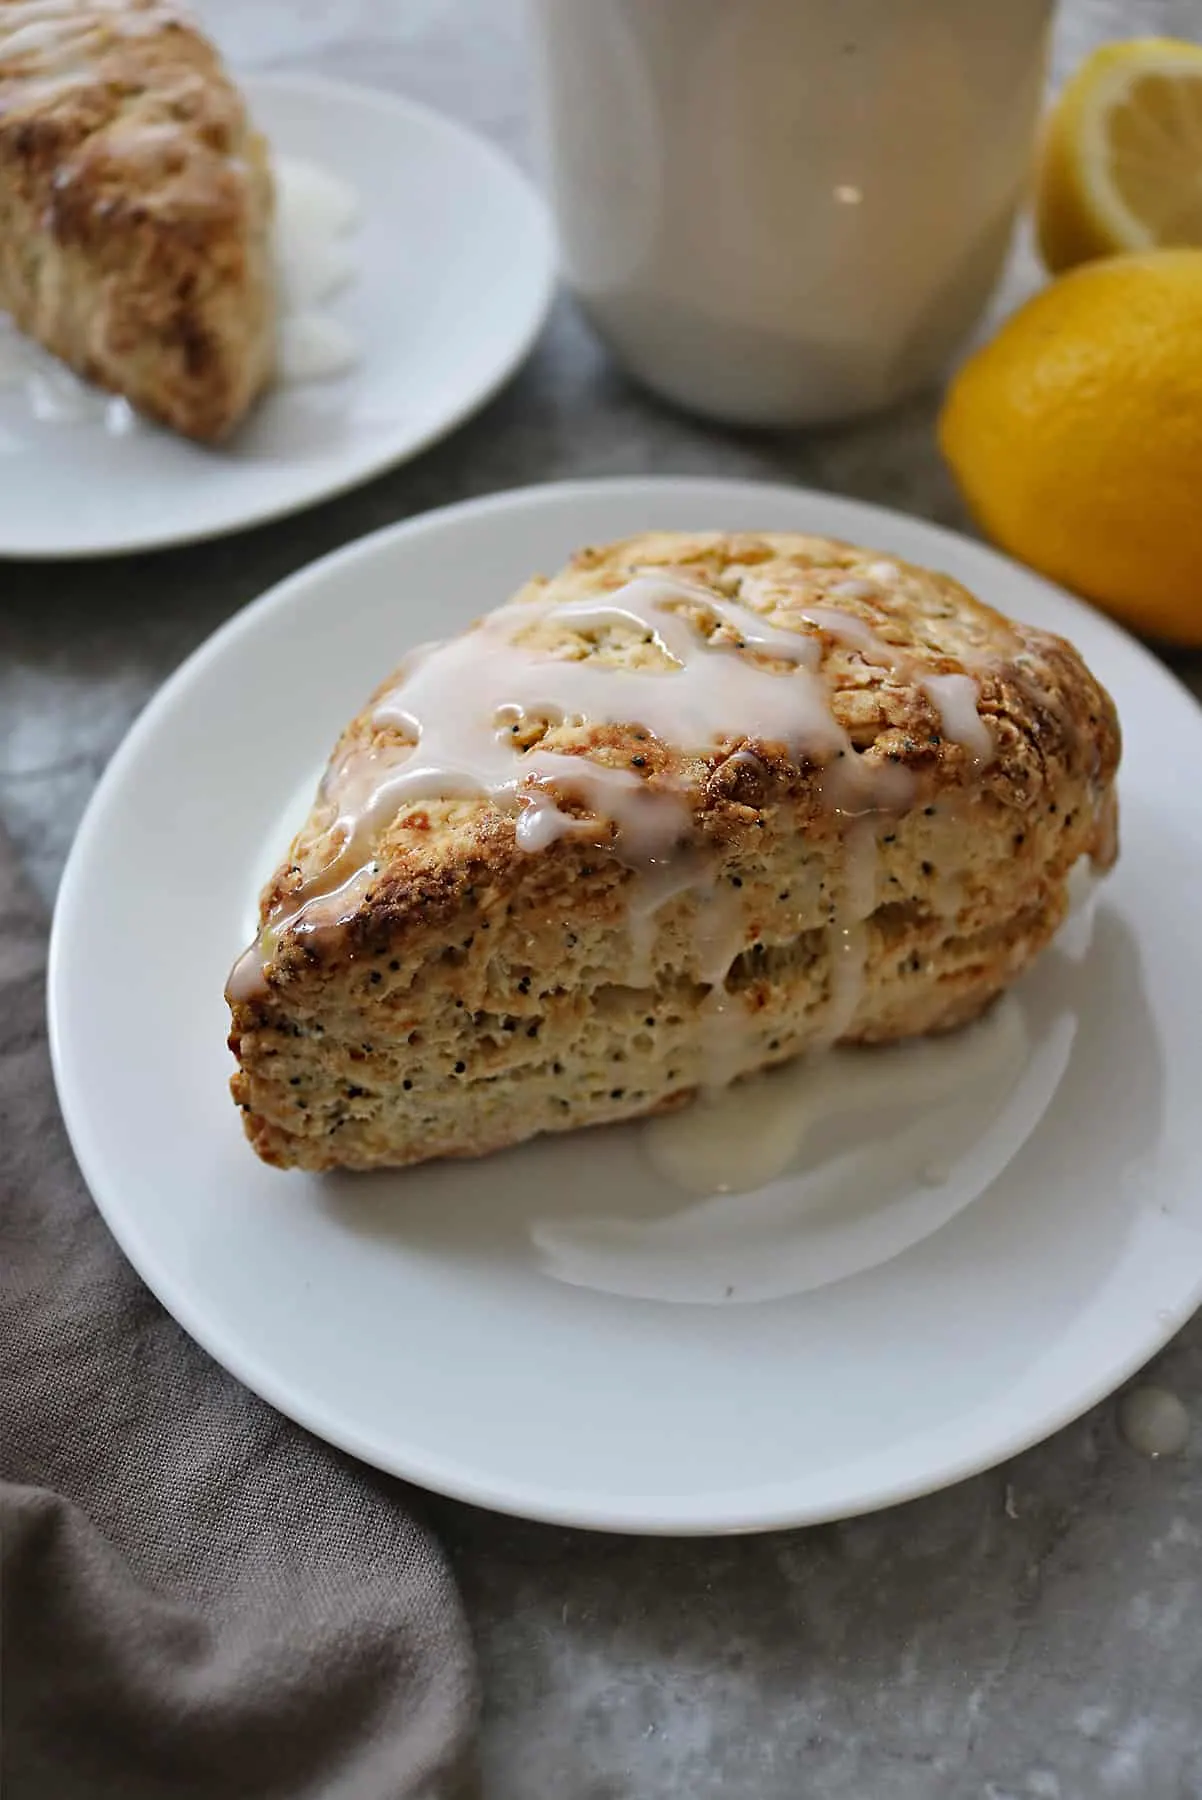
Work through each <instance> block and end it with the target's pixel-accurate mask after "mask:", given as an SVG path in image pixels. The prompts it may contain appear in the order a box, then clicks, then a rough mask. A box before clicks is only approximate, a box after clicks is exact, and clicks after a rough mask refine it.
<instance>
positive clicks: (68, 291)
mask: <svg viewBox="0 0 1202 1800" xmlns="http://www.w3.org/2000/svg"><path fill="white" fill-rule="evenodd" d="M271 225H272V184H271V174H270V170H269V167H268V162H267V152H266V146H265V144H264V142H263V140H262V139H261V138H260V137H258V136H257V135H256V134H255V132H254V131H253V130H252V128H251V125H250V123H249V121H248V119H247V114H246V108H245V106H244V104H243V101H242V98H241V96H240V94H239V93H238V90H237V88H236V87H235V86H234V84H233V82H232V81H231V80H230V79H229V76H228V75H227V74H226V73H225V70H224V69H223V67H222V64H221V60H220V58H219V56H218V55H217V52H216V51H215V50H214V48H213V46H212V45H211V44H210V43H209V42H208V41H207V39H205V38H204V37H203V36H202V35H201V34H200V32H198V31H196V30H195V29H194V28H193V27H192V26H191V25H190V24H189V23H188V22H187V20H186V15H184V14H182V13H181V12H180V10H179V9H178V8H176V7H174V6H167V5H163V4H161V3H160V0H0V309H4V310H6V311H8V312H10V313H11V314H12V316H13V318H14V319H15V321H16V323H17V324H18V325H19V326H20V328H21V330H22V331H24V332H26V333H28V335H29V336H30V337H33V338H36V339H37V341H38V342H39V343H41V344H43V345H44V346H45V347H46V349H47V350H50V351H52V352H53V353H54V355H55V356H58V357H61V358H62V360H63V361H64V362H66V363H68V364H70V366H71V368H73V369H74V370H75V371H76V372H77V373H78V374H80V375H82V376H84V377H85V378H86V379H88V380H89V381H94V382H96V383H98V384H99V385H100V386H101V387H104V388H107V389H109V390H111V391H112V392H113V393H115V394H120V395H122V396H124V398H125V399H126V400H128V401H129V402H130V404H131V405H133V406H135V407H136V408H137V409H138V410H139V411H140V412H143V413H145V414H147V415H148V416H149V417H151V418H153V419H157V420H158V421H160V422H161V423H162V424H164V425H168V426H171V427H172V428H173V429H174V430H176V431H178V432H182V433H183V434H184V435H185V436H186V437H191V438H197V439H200V440H203V441H215V440H217V439H220V438H222V437H224V436H226V435H227V434H228V433H229V432H230V431H231V430H232V429H233V428H234V426H236V425H237V424H238V422H239V420H240V419H241V418H242V417H243V416H244V415H245V413H246V412H247V410H248V408H249V407H250V406H251V405H252V404H253V402H254V400H255V399H256V397H257V396H258V394H259V393H260V392H261V391H262V389H263V387H264V385H265V384H266V383H267V381H268V380H269V379H270V377H271V373H272V366H273V358H274V320H275V303H274V293H273V281H272V251H271Z"/></svg>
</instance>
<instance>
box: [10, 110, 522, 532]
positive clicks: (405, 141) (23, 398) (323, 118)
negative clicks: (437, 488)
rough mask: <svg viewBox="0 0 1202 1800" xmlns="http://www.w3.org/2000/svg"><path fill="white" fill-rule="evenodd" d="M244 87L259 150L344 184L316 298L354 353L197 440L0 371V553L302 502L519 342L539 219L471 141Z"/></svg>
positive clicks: (325, 490)
mask: <svg viewBox="0 0 1202 1800" xmlns="http://www.w3.org/2000/svg"><path fill="white" fill-rule="evenodd" d="M246 93H247V98H248V100H249V102H250V106H251V109H252V112H253V115H254V118H255V121H256V123H257V124H258V125H259V127H260V129H261V130H262V131H264V132H265V134H266V136H267V138H268V140H269V142H270V143H271V146H272V149H273V151H274V152H275V153H276V154H277V155H279V156H282V157H288V158H292V159H296V160H299V161H302V162H306V163H311V164H315V165H317V166H318V167H319V168H321V169H323V170H328V171H329V172H330V173H331V174H332V175H334V176H336V177H337V178H339V179H340V180H341V181H343V182H345V183H347V184H348V185H349V186H350V187H351V188H352V189H354V191H355V193H356V194H357V196H358V199H359V202H360V207H361V221H360V224H359V228H358V231H357V232H356V234H355V237H354V240H353V246H352V248H353V255H354V260H355V264H356V271H357V272H356V275H355V279H354V280H353V281H352V282H351V283H350V285H348V286H347V287H346V289H345V290H344V291H343V292H342V293H340V294H339V295H338V296H337V298H336V299H335V300H334V301H333V302H332V303H331V306H330V311H331V314H332V316H333V317H334V318H335V319H336V320H337V322H338V323H339V324H340V325H341V326H342V327H344V328H345V329H346V331H347V332H348V333H349V335H350V337H351V338H352V339H353V340H354V341H355V343H356V344H357V346H358V349H359V360H358V362H357V363H356V365H355V367H354V368H353V369H351V370H350V371H349V372H348V373H346V374H345V375H342V376H339V377H336V378H334V379H331V380H327V381H315V382H309V383H304V384H303V385H299V386H293V387H280V388H276V389H274V390H272V391H271V392H270V393H268V394H267V395H266V396H265V398H264V399H263V401H262V402H261V403H260V404H259V406H258V407H257V408H256V409H255V411H254V413H253V414H252V415H251V417H250V418H249V419H248V420H247V422H246V424H245V425H244V426H243V427H242V428H241V429H240V430H239V431H238V432H237V434H236V435H235V436H234V437H233V438H232V440H231V441H230V442H229V443H228V444H226V445H223V446H221V447H220V448H218V449H215V450H209V449H204V448H201V447H200V446H198V445H195V444H190V443H187V442H185V440H184V439H182V438H178V437H176V436H174V435H173V434H172V433H170V432H166V431H161V430H158V429H157V428H155V427H153V426H150V425H147V424H145V423H143V422H141V421H138V422H137V423H136V424H135V425H134V427H133V429H132V430H123V431H121V432H119V433H116V434H115V433H114V432H113V431H112V429H110V423H111V421H112V419H113V417H114V415H113V414H111V413H109V414H108V415H106V413H105V410H104V408H103V407H100V406H98V407H97V408H96V409H95V411H94V412H89V415H88V416H84V417H78V416H67V417H62V416H60V417H53V416H51V417H39V416H37V414H38V411H39V410H44V408H42V407H40V406H39V399H38V393H37V390H36V389H35V391H34V393H33V395H32V398H31V393H30V390H29V386H28V385H27V384H24V383H20V382H18V383H17V384H15V385H13V384H3V383H0V556H26V557H69V556H99V555H109V554H113V553H116V552H125V551H135V550H149V549H154V548H156V547H158V546H161V545H165V544H178V543H186V542H189V541H191V540H193V539H197V538H206V537H214V536H217V535H219V534H220V533H222V532H227V531H233V530H236V529H238V528H240V527H243V526H248V525H256V524H260V523H262V522H263V521H264V520H267V519H274V518H278V517H279V516H281V515H282V514H284V513H290V512H296V511H297V510H299V509H300V508H302V507H305V506H312V505H313V504H315V503H316V502H317V501H320V500H325V499H328V498H329V497H330V496H331V495H333V494H337V493H340V492H342V491H343V490H344V489H345V488H349V487H353V486H354V485H356V483H358V482H361V481H365V480H367V478H368V477H369V476H371V475H375V474H377V473H379V471H380V470H382V469H385V468H387V467H389V466H390V465H391V464H393V463H397V462H401V461H403V460H404V459H405V458H406V457H410V456H413V455H414V454H416V452H417V451H419V450H421V449H423V448H424V447H425V446H426V445H427V444H429V443H431V442H432V441H433V440H434V439H435V438H438V437H441V436H443V435H444V434H445V433H446V432H448V431H450V430H451V429H452V427H454V426H455V425H457V424H458V423H459V422H460V421H461V420H462V419H464V418H465V417H466V416H467V415H468V414H469V413H470V412H472V411H474V410H475V409H476V408H477V407H479V406H481V405H482V404H483V403H484V401H485V400H487V399H488V397H489V395H490V394H492V393H493V392H494V391H495V390H496V389H497V388H498V387H499V386H500V385H501V383H502V382H503V381H504V380H505V378H506V377H507V376H508V375H510V374H511V373H512V371H513V370H514V369H515V368H516V367H517V365H518V363H520V362H521V360H522V359H523V357H524V356H525V355H526V354H527V352H528V351H529V349H530V347H531V345H532V344H533V342H534V339H535V337H536V335H537V333H538V331H539V329H540V327H541V325H542V322H543V320H544V318H545V316H546V312H547V308H548V306H549V305H550V301H551V296H552V293H553V291H554V283H555V256H554V247H553V240H552V234H551V229H550V224H549V221H548V217H547V213H546V210H545V208H544V206H543V204H542V202H541V200H540V199H539V198H538V196H537V195H536V194H535V193H534V191H533V189H532V188H531V187H530V186H529V184H528V183H527V182H526V181H525V180H524V179H523V177H522V176H521V175H519V174H518V172H517V170H516V169H514V168H513V167H512V166H511V165H510V164H509V163H508V162H507V161H506V160H505V158H504V157H502V156H501V155H500V154H499V153H498V152H497V151H496V150H494V149H493V148H492V147H491V145H489V144H487V143H486V142H485V141H484V140H483V139H482V138H478V137H475V136H473V135H472V134H471V133H470V132H468V131H465V130H464V129H463V128H462V127H461V126H459V125H456V124H454V123H453V122H452V121H451V120H449V119H445V118H442V117H441V116H440V115H439V114H437V113H434V112H431V111H430V110H429V109H428V108H426V107H423V106H418V105H416V104H415V103H413V102H412V101H408V100H402V99H399V98H398V97H396V96H394V95H389V94H384V93H378V92H375V91H372V90H369V89H362V88H354V87H347V86H343V85H340V84H338V83H334V82H327V81H323V80H319V79H316V78H314V77H312V76H299V75H273V76H259V77H256V78H255V79H253V80H251V81H248V82H247V83H246ZM0 328H3V329H9V328H8V326H7V322H6V321H3V320H0ZM46 366H47V374H46V376H45V377H44V378H43V385H45V384H46V383H49V385H50V386H51V387H52V386H53V384H54V383H55V381H56V380H57V379H58V375H57V370H56V365H54V364H53V362H52V359H49V358H47V359H46ZM69 410H71V411H74V410H75V409H69ZM115 416H116V418H117V420H118V422H123V415H121V414H117V415H115Z"/></svg>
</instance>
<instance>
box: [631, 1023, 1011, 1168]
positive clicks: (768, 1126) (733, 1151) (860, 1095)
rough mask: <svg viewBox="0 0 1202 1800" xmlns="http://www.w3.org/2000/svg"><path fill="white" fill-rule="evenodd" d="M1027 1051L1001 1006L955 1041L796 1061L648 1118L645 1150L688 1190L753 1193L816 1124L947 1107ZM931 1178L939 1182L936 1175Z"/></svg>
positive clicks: (794, 1156)
mask: <svg viewBox="0 0 1202 1800" xmlns="http://www.w3.org/2000/svg"><path fill="white" fill-rule="evenodd" d="M1025 1045H1026V1034H1025V1030H1024V1026H1023V1019H1022V1014H1021V1012H1020V1010H1019V1009H1018V1007H1017V1005H1015V1004H1014V1003H1013V1001H1011V1000H1009V999H1007V1000H1005V1001H1003V1002H1001V1003H999V1005H997V1006H995V1007H994V1008H992V1010H991V1011H990V1013H989V1014H988V1015H987V1018H986V1019H985V1020H983V1021H980V1022H977V1023H975V1024H973V1025H972V1026H970V1027H968V1028H967V1029H966V1030H965V1031H964V1032H962V1033H960V1034H959V1035H958V1036H957V1038H956V1039H955V1040H954V1041H949V1040H948V1039H946V1038H925V1039H922V1040H920V1041H919V1042H917V1043H913V1044H907V1045H905V1046H904V1052H905V1053H904V1055H903V1054H901V1049H902V1047H901V1046H897V1047H889V1048H886V1049H884V1050H882V1049H879V1048H878V1049H874V1050H871V1051H863V1050H858V1049H853V1050H839V1051H834V1052H827V1053H819V1054H817V1055H815V1056H813V1057H805V1056H803V1057H795V1058H794V1060H793V1061H792V1062H789V1063H785V1064H784V1065H782V1066H781V1067H780V1068H777V1069H770V1070H767V1071H766V1072H765V1073H763V1074H759V1075H757V1076H755V1077H754V1079H752V1080H750V1081H747V1082H741V1083H740V1084H739V1086H738V1087H730V1086H728V1087H727V1088H725V1089H724V1090H723V1091H722V1092H721V1093H717V1094H713V1095H710V1096H709V1097H707V1098H706V1099H704V1100H703V1101H702V1103H700V1104H698V1105H697V1106H694V1107H693V1108H692V1109H691V1110H690V1111H688V1112H675V1113H664V1114H662V1115H661V1116H659V1117H658V1118H650V1119H647V1120H645V1121H644V1122H643V1125H642V1140H643V1150H644V1153H645V1155H646V1157H647V1160H648V1161H649V1162H650V1164H651V1166H652V1168H653V1169H654V1170H655V1171H656V1173H657V1174H658V1175H662V1176H663V1177H664V1178H665V1180H667V1181H670V1182H671V1183H672V1184H673V1186H675V1187H678V1188H681V1189H683V1190H684V1191H685V1192H686V1193H690V1194H745V1193H752V1192H754V1191H755V1190H756V1189H757V1188H761V1187H764V1186H766V1185H767V1183H768V1182H770V1181H774V1180H775V1179H776V1178H777V1176H779V1175H783V1174H784V1173H785V1171H786V1170H787V1169H788V1168H789V1167H790V1165H791V1164H792V1163H794V1162H795V1161H796V1160H797V1158H798V1156H799V1155H800V1154H801V1151H802V1149H803V1147H804V1145H805V1143H806V1140H807V1138H808V1137H809V1136H810V1134H811V1132H812V1131H813V1130H814V1128H815V1127H816V1126H817V1125H819V1124H822V1123H824V1122H826V1121H830V1120H837V1119H840V1118H845V1117H847V1116H849V1115H850V1116H851V1117H853V1118H856V1119H858V1120H860V1121H861V1125H862V1123H863V1121H864V1120H866V1119H869V1118H871V1117H872V1116H873V1115H874V1114H875V1113H876V1112H878V1111H879V1110H880V1109H881V1108H883V1107H886V1106H898V1107H913V1108H915V1109H923V1108H927V1107H931V1106H935V1105H938V1104H940V1103H946V1102H947V1101H948V1100H949V1099H950V1098H954V1096H955V1094H956V1093H957V1092H959V1091H961V1090H964V1091H966V1090H967V1089H969V1088H971V1087H974V1086H978V1085H982V1086H984V1085H987V1084H988V1082H989V1080H990V1078H991V1076H992V1075H993V1074H995V1073H996V1072H997V1071H998V1070H999V1069H1000V1068H1002V1067H1006V1068H1009V1067H1011V1065H1017V1066H1021V1063H1022V1055H1023V1051H1024V1049H1025ZM943 1174H944V1172H943V1171H942V1170H941V1171H939V1172H938V1179H939V1180H942V1179H943ZM931 1180H932V1185H937V1180H936V1176H935V1174H934V1173H932V1176H931Z"/></svg>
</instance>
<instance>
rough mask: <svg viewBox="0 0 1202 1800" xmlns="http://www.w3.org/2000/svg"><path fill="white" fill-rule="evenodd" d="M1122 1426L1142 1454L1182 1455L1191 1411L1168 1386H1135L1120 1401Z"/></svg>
mask: <svg viewBox="0 0 1202 1800" xmlns="http://www.w3.org/2000/svg"><path fill="white" fill-rule="evenodd" d="M1119 1430H1120V1431H1121V1432H1122V1434H1123V1436H1124V1437H1125V1438H1126V1440H1127V1442H1128V1443H1129V1444H1130V1446H1131V1448H1132V1449H1133V1450H1138V1451H1139V1453H1140V1455H1141V1456H1150V1457H1151V1458H1152V1459H1153V1460H1156V1459H1158V1458H1159V1457H1162V1456H1180V1454H1181V1452H1182V1451H1183V1450H1184V1449H1185V1446H1186V1444H1187V1443H1188V1441H1189V1414H1188V1412H1187V1411H1186V1410H1185V1407H1184V1405H1183V1404H1182V1402H1181V1401H1180V1400H1179V1399H1178V1397H1177V1395H1176V1394H1174V1393H1171V1392H1170V1390H1169V1389H1168V1388H1162V1387H1137V1388H1132V1390H1131V1392H1130V1393H1129V1394H1124V1395H1123V1398H1122V1399H1121V1400H1120V1402H1119Z"/></svg>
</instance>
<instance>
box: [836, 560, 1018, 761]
mask: <svg viewBox="0 0 1202 1800" xmlns="http://www.w3.org/2000/svg"><path fill="white" fill-rule="evenodd" d="M874 569H875V570H877V571H878V572H879V571H881V570H883V569H888V570H890V572H891V576H892V577H894V578H896V576H897V574H898V571H897V570H896V569H895V568H893V567H892V565H891V564H887V563H870V564H869V573H871V572H872V570H874ZM881 579H884V577H883V576H881ZM831 592H832V593H833V594H836V595H840V596H845V597H846V598H848V599H856V600H868V599H872V598H876V597H878V595H879V590H878V589H877V588H875V587H874V586H872V585H871V584H870V583H869V582H866V581H859V580H849V581H841V582H837V583H836V584H835V586H834V587H832V589H831ZM802 617H803V618H806V619H808V620H809V621H810V623H811V624H812V625H817V626H818V628H819V629H820V630H821V631H825V632H828V633H829V634H830V636H831V637H833V638H835V639H837V640H838V641H839V642H840V643H842V644H846V645H848V646H849V647H850V648H851V649H853V650H857V651H858V652H859V653H860V655H861V656H862V657H863V658H864V660H865V662H870V663H875V664H877V665H878V667H881V668H885V669H888V670H889V672H890V674H892V675H893V676H894V677H896V678H897V679H898V680H901V681H909V682H912V683H913V684H914V686H916V687H918V688H920V689H921V690H922V692H923V693H924V694H925V695H926V697H927V699H928V700H929V701H930V702H931V705H932V706H933V707H934V708H935V711H936V712H937V713H938V714H939V718H940V721H941V728H942V732H943V735H944V737H946V738H947V739H948V740H949V741H950V742H951V743H953V744H963V746H964V748H965V749H966V750H968V751H969V752H970V753H971V755H972V758H973V761H974V763H976V764H979V765H981V766H984V764H986V763H989V762H992V760H993V754H994V743H993V737H992V735H991V733H990V730H989V727H988V725H986V723H985V721H984V719H983V718H982V717H981V715H980V713H979V712H978V710H977V702H978V700H979V699H980V689H979V688H978V686H977V683H976V682H975V681H974V679H973V677H972V676H971V675H966V674H962V673H957V674H952V675H931V674H929V673H928V672H927V671H926V670H925V669H924V668H923V667H922V665H921V664H920V663H919V662H918V661H917V659H916V658H915V657H913V656H911V655H909V654H908V652H907V651H905V650H903V649H901V648H900V646H899V645H897V644H887V643H886V642H885V640H884V639H883V638H880V637H878V636H877V634H876V633H875V632H874V631H873V629H872V627H871V625H869V624H867V623H866V621H865V620H863V619H857V618H853V617H851V616H850V615H849V614H847V613H844V612H839V611H838V610H837V609H835V608H833V607H829V606H807V607H805V608H804V609H803V612H802Z"/></svg>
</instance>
